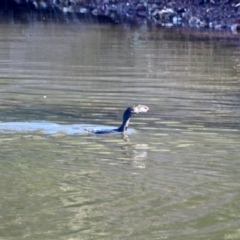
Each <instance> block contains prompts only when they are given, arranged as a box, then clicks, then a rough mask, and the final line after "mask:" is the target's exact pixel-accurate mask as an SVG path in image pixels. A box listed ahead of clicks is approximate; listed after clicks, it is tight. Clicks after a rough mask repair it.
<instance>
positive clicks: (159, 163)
mask: <svg viewBox="0 0 240 240" xmlns="http://www.w3.org/2000/svg"><path fill="white" fill-rule="evenodd" d="M0 33H1V34H0V103H1V104H0V113H1V114H0V121H1V122H2V123H9V122H23V123H29V124H30V125H31V124H32V123H34V122H39V121H40V122H41V121H46V122H49V123H57V124H59V125H62V126H64V125H71V124H72V125H74V124H80V125H81V124H83V125H84V124H89V125H95V126H118V125H119V124H120V122H121V120H122V112H123V111H124V110H125V108H127V107H128V106H129V105H132V104H145V105H147V106H148V107H149V108H150V109H149V112H148V113H147V114H139V115H137V116H134V117H133V118H132V119H131V123H130V127H131V128H132V129H134V130H135V131H133V132H130V133H129V134H128V135H127V136H123V135H121V134H118V135H104V136H94V135H88V134H79V135H72V134H68V132H62V131H59V132H56V133H54V134H48V133H44V132H42V131H29V132H24V131H16V132H11V133H8V132H4V131H1V134H0V146H1V148H0V169H1V173H0V174H1V181H0V194H1V198H0V239H7V240H8V239H9V240H10V239H11V240H12V239H51V240H52V239H97V240H99V239H109V240H110V239H111V240H112V239H129V240H130V239H131V240H133V239H137V240H140V239H144V240H145V239H171V240H175V239H176V240H181V239H183V240H193V239H194V240H195V239H196V240H199V239H201V240H206V239H211V240H219V239H239V238H240V229H239V224H240V223H239V212H240V207H239V197H240V195H239V189H240V184H239V176H240V170H239V165H240V163H239V159H240V151H239V134H240V132H239V130H240V125H239V117H240V110H239V101H240V97H239V96H240V95H239V73H240V62H239V61H240V59H239V56H240V54H239V53H240V49H239V44H238V43H237V41H231V42H230V41H229V40H221V41H216V40H212V39H211V38H206V39H205V40H204V39H201V40H200V39H197V38H196V37H191V36H190V35H189V33H181V32H179V31H175V32H174V31H171V30H165V31H163V30H162V29H147V28H144V27H143V28H130V27H127V26H124V27H122V26H108V25H81V24H66V25H60V24H37V23H35V24H30V25H17V24H15V25H14V24H12V25H11V24H9V25H3V24H2V25H1V26H0ZM0 125H1V124H0Z"/></svg>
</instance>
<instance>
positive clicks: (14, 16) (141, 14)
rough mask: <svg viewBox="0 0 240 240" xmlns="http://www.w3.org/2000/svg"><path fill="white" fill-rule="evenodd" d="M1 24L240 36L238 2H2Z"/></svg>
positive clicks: (34, 0) (100, 0) (42, 0)
mask: <svg viewBox="0 0 240 240" xmlns="http://www.w3.org/2000/svg"><path fill="white" fill-rule="evenodd" d="M0 14H1V22H3V21H5V22H8V21H11V22H12V21H13V22H15V21H17V22H31V21H61V22H69V21H93V22H106V23H108V22H109V23H114V24H123V23H128V24H137V25H141V24H151V25H154V26H160V27H167V28H171V27H180V28H192V29H211V30H227V31H231V32H233V33H235V34H239V33H240V1H238V0H188V1H187V0H185V1H184V0H183V1H180V0H175V1H167V0H162V1H161V0H138V1H136V0H129V1H126V0H92V1H91V0H89V1H87V0H41V1H40V0H2V1H1V2H0Z"/></svg>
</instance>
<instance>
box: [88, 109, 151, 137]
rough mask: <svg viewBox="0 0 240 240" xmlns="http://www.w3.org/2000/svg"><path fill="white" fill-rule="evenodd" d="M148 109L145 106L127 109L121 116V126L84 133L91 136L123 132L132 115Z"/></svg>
mask: <svg viewBox="0 0 240 240" xmlns="http://www.w3.org/2000/svg"><path fill="white" fill-rule="evenodd" d="M148 109H149V108H148V107H147V106H145V105H138V106H136V107H135V106H132V107H129V108H127V109H126V110H125V112H124V114H123V122H122V124H121V126H120V127H119V128H115V129H101V130H87V129H86V131H87V132H89V133H93V134H109V133H118V132H125V131H127V129H128V125H129V122H130V118H131V116H132V114H138V113H141V112H147V111H148Z"/></svg>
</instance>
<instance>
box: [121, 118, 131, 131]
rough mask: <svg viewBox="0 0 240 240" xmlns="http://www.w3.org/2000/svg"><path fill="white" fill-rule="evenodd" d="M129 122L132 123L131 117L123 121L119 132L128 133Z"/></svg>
mask: <svg viewBox="0 0 240 240" xmlns="http://www.w3.org/2000/svg"><path fill="white" fill-rule="evenodd" d="M129 122H130V116H129V117H128V118H126V119H123V122H122V125H121V126H120V127H119V128H118V131H119V132H124V131H127V129H128V125H129Z"/></svg>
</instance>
